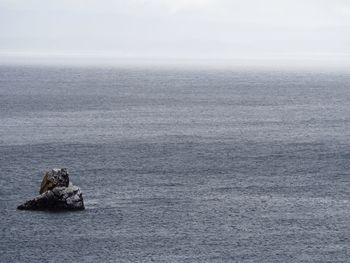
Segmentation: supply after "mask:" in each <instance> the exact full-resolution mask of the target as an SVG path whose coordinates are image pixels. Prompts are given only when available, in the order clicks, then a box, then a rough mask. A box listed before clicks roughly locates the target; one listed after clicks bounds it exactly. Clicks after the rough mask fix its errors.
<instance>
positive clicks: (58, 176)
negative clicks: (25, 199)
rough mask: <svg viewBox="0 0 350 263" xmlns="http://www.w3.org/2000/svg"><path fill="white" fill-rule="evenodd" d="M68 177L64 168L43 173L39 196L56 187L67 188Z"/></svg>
mask: <svg viewBox="0 0 350 263" xmlns="http://www.w3.org/2000/svg"><path fill="white" fill-rule="evenodd" d="M68 185H69V177H68V172H67V169H66V168H61V169H52V170H51V171H48V172H46V173H45V175H44V178H43V180H42V182H41V186H40V191H39V194H42V193H45V192H46V191H49V190H52V189H53V188H55V187H58V186H64V187H68Z"/></svg>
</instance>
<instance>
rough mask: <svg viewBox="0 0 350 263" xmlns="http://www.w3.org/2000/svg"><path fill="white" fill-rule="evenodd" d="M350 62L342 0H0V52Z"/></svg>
mask: <svg viewBox="0 0 350 263" xmlns="http://www.w3.org/2000/svg"><path fill="white" fill-rule="evenodd" d="M16 56H19V57H25V56H31V57H50V58H53V59H55V58H56V59H57V58H62V57H80V58H84V57H87V58H123V59H128V58H134V59H146V60H147V59H160V60H169V59H187V60H233V61H234V60H236V61H245V60H246V61H248V60H261V61H268V60H274V59H277V60H278V59H280V60H285V61H298V62H299V63H304V62H305V63H306V62H308V63H311V61H313V62H315V61H316V62H317V61H322V63H330V64H332V63H333V64H339V65H349V64H350V1H349V0H0V58H2V59H9V58H10V57H16Z"/></svg>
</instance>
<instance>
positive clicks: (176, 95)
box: [0, 66, 350, 263]
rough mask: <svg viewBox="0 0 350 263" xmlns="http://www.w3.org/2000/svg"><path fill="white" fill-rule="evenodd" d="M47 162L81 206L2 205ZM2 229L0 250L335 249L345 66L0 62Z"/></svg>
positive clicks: (211, 253) (44, 254) (239, 255)
mask: <svg viewBox="0 0 350 263" xmlns="http://www.w3.org/2000/svg"><path fill="white" fill-rule="evenodd" d="M52 167H67V168H68V171H69V173H70V179H71V181H72V182H73V183H74V184H76V185H78V186H80V187H81V189H82V191H83V196H84V200H85V205H86V210H85V211H81V212H33V211H18V210H16V207H17V205H19V204H20V203H22V202H23V201H25V200H28V199H30V198H32V197H34V196H35V195H36V194H38V191H39V185H40V182H41V179H42V176H43V173H44V171H45V170H46V169H49V168H52ZM0 230H1V238H0V262H269V263H271V262H349V259H350V74H347V73H335V72H333V73H325V72H323V73H321V72H318V73H317V72H311V71H310V72H292V71H283V72H282V71H281V72H279V71H257V70H256V71H254V70H247V69H246V70H228V69H227V70H204V69H202V70H199V69H197V70H194V69H193V70H190V69H186V70H185V69H183V70H180V69H170V68H169V69H146V68H69V67H29V66H27V67H15V66H11V67H5V66H2V67H0Z"/></svg>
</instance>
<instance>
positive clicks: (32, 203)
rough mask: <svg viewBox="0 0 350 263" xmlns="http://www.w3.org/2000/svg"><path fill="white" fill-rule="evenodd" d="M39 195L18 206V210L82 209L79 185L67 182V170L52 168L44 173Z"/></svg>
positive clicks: (82, 202) (82, 203)
mask: <svg viewBox="0 0 350 263" xmlns="http://www.w3.org/2000/svg"><path fill="white" fill-rule="evenodd" d="M39 192H40V195H38V196H37V197H35V198H34V199H32V200H29V201H27V202H25V203H24V204H22V205H20V206H18V207H17V208H18V209H20V210H83V209H84V201H83V195H82V193H81V191H80V189H79V187H77V186H74V185H73V184H72V183H70V182H69V176H68V172H67V170H66V169H65V168H63V169H52V170H51V171H48V172H46V173H45V175H44V178H43V180H42V182H41V187H40V191H39Z"/></svg>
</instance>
